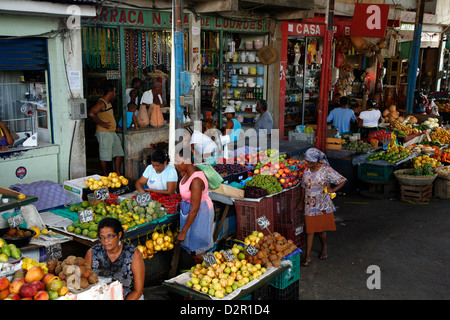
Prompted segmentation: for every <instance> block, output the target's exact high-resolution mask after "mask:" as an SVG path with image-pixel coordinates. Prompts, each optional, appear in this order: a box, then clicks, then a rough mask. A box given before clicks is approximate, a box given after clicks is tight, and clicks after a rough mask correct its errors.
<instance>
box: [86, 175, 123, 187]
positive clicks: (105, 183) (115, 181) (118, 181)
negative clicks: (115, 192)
mask: <svg viewBox="0 0 450 320" xmlns="http://www.w3.org/2000/svg"><path fill="white" fill-rule="evenodd" d="M85 184H86V187H88V188H89V189H91V190H97V189H100V188H120V187H121V186H126V185H128V179H127V178H125V177H124V176H118V175H117V173H115V172H110V173H109V175H108V176H107V177H105V176H101V177H100V179H98V180H96V179H94V178H92V177H89V178H87V179H86V181H85Z"/></svg>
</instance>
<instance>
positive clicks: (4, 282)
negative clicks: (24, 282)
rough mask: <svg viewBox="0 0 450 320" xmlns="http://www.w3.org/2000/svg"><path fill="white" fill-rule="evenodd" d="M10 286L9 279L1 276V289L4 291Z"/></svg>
mask: <svg viewBox="0 0 450 320" xmlns="http://www.w3.org/2000/svg"><path fill="white" fill-rule="evenodd" d="M8 287H9V280H8V278H6V277H2V278H0V291H3V290H5V289H7V288H8Z"/></svg>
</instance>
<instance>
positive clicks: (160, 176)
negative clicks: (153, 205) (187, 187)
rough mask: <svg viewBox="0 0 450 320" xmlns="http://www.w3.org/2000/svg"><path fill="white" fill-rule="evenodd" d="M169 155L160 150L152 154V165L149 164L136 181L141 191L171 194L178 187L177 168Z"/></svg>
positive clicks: (137, 187) (138, 189) (137, 188)
mask: <svg viewBox="0 0 450 320" xmlns="http://www.w3.org/2000/svg"><path fill="white" fill-rule="evenodd" d="M169 161H170V160H169V156H168V155H167V154H166V153H165V152H163V151H160V150H156V151H155V152H154V153H153V154H152V155H151V165H149V166H147V168H146V169H145V171H144V173H143V174H142V176H141V177H140V178H139V180H138V181H136V185H135V186H136V190H137V191H138V192H139V193H144V192H156V193H160V194H163V195H166V196H171V195H173V194H174V193H175V191H176V189H177V182H178V174H177V170H176V169H175V168H174V167H173V166H171V165H170V164H168V163H169Z"/></svg>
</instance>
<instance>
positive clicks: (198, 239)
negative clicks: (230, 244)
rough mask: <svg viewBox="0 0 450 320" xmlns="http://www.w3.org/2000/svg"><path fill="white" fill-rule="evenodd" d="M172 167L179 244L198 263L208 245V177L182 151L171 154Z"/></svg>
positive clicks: (210, 218)
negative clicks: (178, 200) (177, 174)
mask: <svg viewBox="0 0 450 320" xmlns="http://www.w3.org/2000/svg"><path fill="white" fill-rule="evenodd" d="M175 167H176V169H177V170H178V171H179V172H180V175H181V177H182V178H181V181H180V185H179V187H180V195H181V199H182V201H181V210H180V233H179V234H178V237H177V239H178V240H179V241H180V246H181V247H182V248H183V249H184V250H186V251H187V252H188V253H190V254H192V255H193V259H194V263H195V264H197V263H202V260H203V258H202V254H203V253H204V252H206V251H207V250H208V249H210V248H212V246H213V245H214V242H213V237H212V234H213V224H214V205H213V203H212V201H211V198H210V197H209V191H208V180H206V176H205V174H204V173H203V171H201V170H200V169H198V168H197V167H195V166H194V165H193V164H192V161H191V158H190V156H183V150H181V152H180V153H179V154H178V155H177V156H176V157H175Z"/></svg>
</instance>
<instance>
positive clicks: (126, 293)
mask: <svg viewBox="0 0 450 320" xmlns="http://www.w3.org/2000/svg"><path fill="white" fill-rule="evenodd" d="M98 234H99V239H100V243H98V244H96V245H94V246H92V247H91V248H90V249H89V250H88V251H87V253H86V256H85V260H86V263H87V264H89V265H90V266H91V268H92V271H93V272H94V273H96V274H97V275H99V276H101V277H105V278H111V279H112V280H113V281H115V280H118V281H119V282H120V283H121V284H122V287H123V298H124V299H125V300H144V279H145V265H144V260H143V259H142V255H141V252H140V251H139V250H138V249H137V248H136V247H135V246H134V245H132V244H131V243H128V242H125V241H123V240H122V238H123V234H124V231H123V228H122V225H121V224H120V222H119V220H117V219H114V218H104V219H102V220H101V221H100V222H99V224H98Z"/></svg>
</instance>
